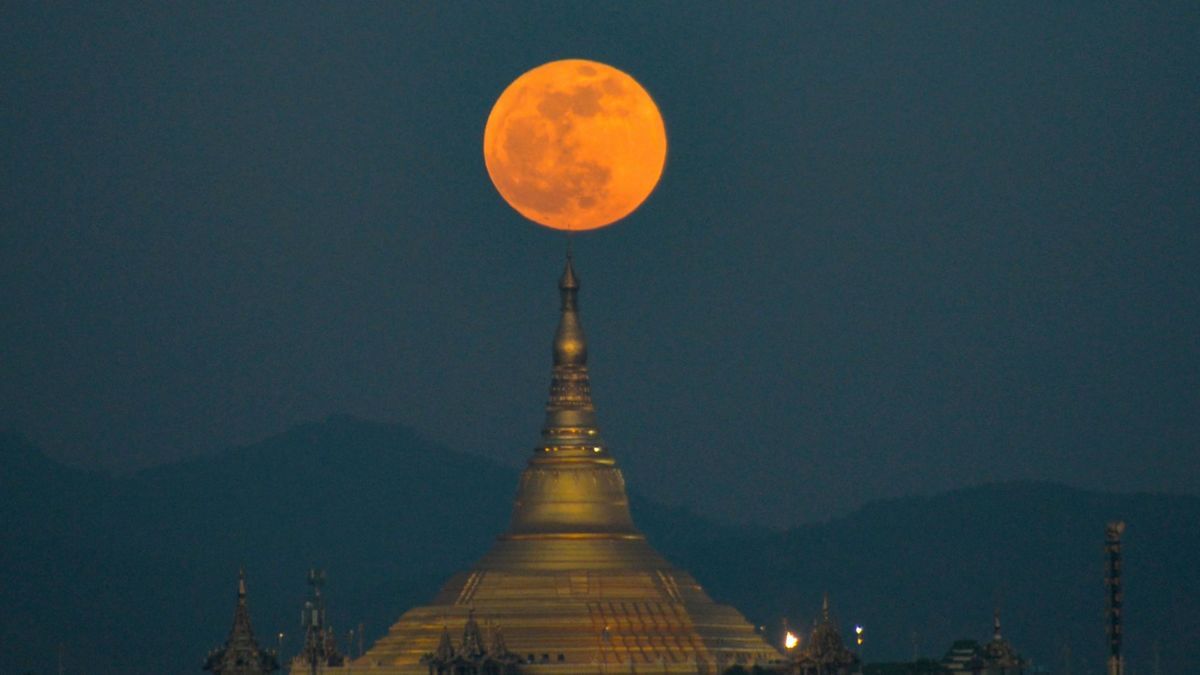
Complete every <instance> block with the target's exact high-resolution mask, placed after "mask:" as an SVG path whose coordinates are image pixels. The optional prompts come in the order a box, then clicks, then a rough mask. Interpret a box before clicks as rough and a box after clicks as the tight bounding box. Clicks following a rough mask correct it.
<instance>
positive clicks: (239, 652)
mask: <svg viewBox="0 0 1200 675" xmlns="http://www.w3.org/2000/svg"><path fill="white" fill-rule="evenodd" d="M203 669H204V670H207V671H209V672H212V673H215V674H216V675H263V674H265V673H273V672H275V671H277V670H279V658H278V655H277V654H275V652H273V651H269V650H264V649H259V647H258V642H257V641H256V640H255V639H254V630H253V629H251V627H250V610H249V609H248V608H247V607H246V573H245V570H239V571H238V588H237V608H236V609H234V611H233V627H232V628H230V629H229V637H228V638H227V639H226V640H225V645H224V646H222V647H219V648H217V649H214V650H212V651H210V652H209V653H208V657H207V658H205V659H204V666H203Z"/></svg>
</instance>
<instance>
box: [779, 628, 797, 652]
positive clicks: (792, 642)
mask: <svg viewBox="0 0 1200 675" xmlns="http://www.w3.org/2000/svg"><path fill="white" fill-rule="evenodd" d="M798 644H800V638H798V637H796V634H795V633H793V632H792V631H790V630H789V631H788V632H787V635H786V636H784V638H783V646H784V647H787V648H788V649H795V648H796V645H798Z"/></svg>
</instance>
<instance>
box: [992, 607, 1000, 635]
mask: <svg viewBox="0 0 1200 675" xmlns="http://www.w3.org/2000/svg"><path fill="white" fill-rule="evenodd" d="M992 639H993V640H997V641H999V640H1000V608H999V607H997V608H996V609H995V610H994V611H993V612H992Z"/></svg>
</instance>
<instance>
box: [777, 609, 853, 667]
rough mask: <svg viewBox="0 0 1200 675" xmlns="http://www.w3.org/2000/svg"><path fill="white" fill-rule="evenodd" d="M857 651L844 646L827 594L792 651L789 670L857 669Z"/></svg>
mask: <svg viewBox="0 0 1200 675" xmlns="http://www.w3.org/2000/svg"><path fill="white" fill-rule="evenodd" d="M858 666H859V658H858V655H857V654H855V653H854V652H852V651H850V650H849V649H847V648H846V645H845V643H844V642H843V641H842V633H841V631H839V630H838V627H837V623H836V622H835V621H834V620H833V617H832V615H831V613H830V611H829V595H828V594H826V595H825V599H824V601H823V602H822V604H821V619H820V621H818V622H815V625H814V626H813V629H812V633H810V634H809V637H808V643H807V644H805V645H804V647H803V648H802V649H801V650H800V651H799V652H798V653H797V654H796V655H795V658H794V659H793V661H792V667H791V669H790V670H789V672H791V673H794V674H795V675H850V674H851V673H856V672H858Z"/></svg>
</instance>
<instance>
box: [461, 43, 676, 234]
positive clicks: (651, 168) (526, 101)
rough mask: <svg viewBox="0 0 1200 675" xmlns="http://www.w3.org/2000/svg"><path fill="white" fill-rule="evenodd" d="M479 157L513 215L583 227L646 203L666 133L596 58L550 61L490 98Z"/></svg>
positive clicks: (644, 103) (641, 99) (640, 95)
mask: <svg viewBox="0 0 1200 675" xmlns="http://www.w3.org/2000/svg"><path fill="white" fill-rule="evenodd" d="M483 159H484V163H486V164H487V170H488V175H490V176H491V177H492V182H493V183H495V185H496V189H497V190H499V191H500V195H501V196H502V197H504V200H505V201H507V202H508V203H509V205H510V206H512V207H513V208H514V209H516V210H517V211H518V212H519V213H520V214H521V215H523V216H525V217H526V218H528V219H530V220H532V221H534V222H536V223H539V224H541V225H545V226H546V227H552V228H554V229H558V230H593V229H596V228H598V227H604V226H605V225H609V224H611V223H613V222H614V221H617V220H620V219H621V218H624V217H625V216H627V215H629V214H630V213H632V212H633V210H634V209H636V208H637V207H638V205H640V204H641V203H642V202H643V201H645V199H646V197H648V196H650V192H651V191H653V190H654V186H655V185H656V184H658V179H659V177H660V176H662V171H663V164H664V163H665V162H666V159H667V132H666V129H665V128H664V127H663V120H662V115H660V114H659V112H658V106H656V105H655V104H654V101H653V99H651V98H650V94H647V93H646V90H645V89H643V88H642V85H640V84H638V83H637V81H636V80H634V79H633V78H632V77H630V76H629V75H627V74H625V73H623V72H621V71H620V70H617V69H616V68H613V67H612V66H608V65H605V64H603V63H598V62H596V61H585V60H580V59H570V60H566V61H552V62H550V63H547V64H545V65H541V66H538V67H537V68H534V69H533V70H531V71H529V72H527V73H525V74H524V75H522V76H520V77H518V78H517V79H516V80H514V81H513V83H512V84H510V85H508V88H507V89H505V90H504V93H502V94H500V98H499V99H497V101H496V105H494V106H493V107H492V113H491V115H489V116H488V121H487V127H485V129H484V131H483Z"/></svg>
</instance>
